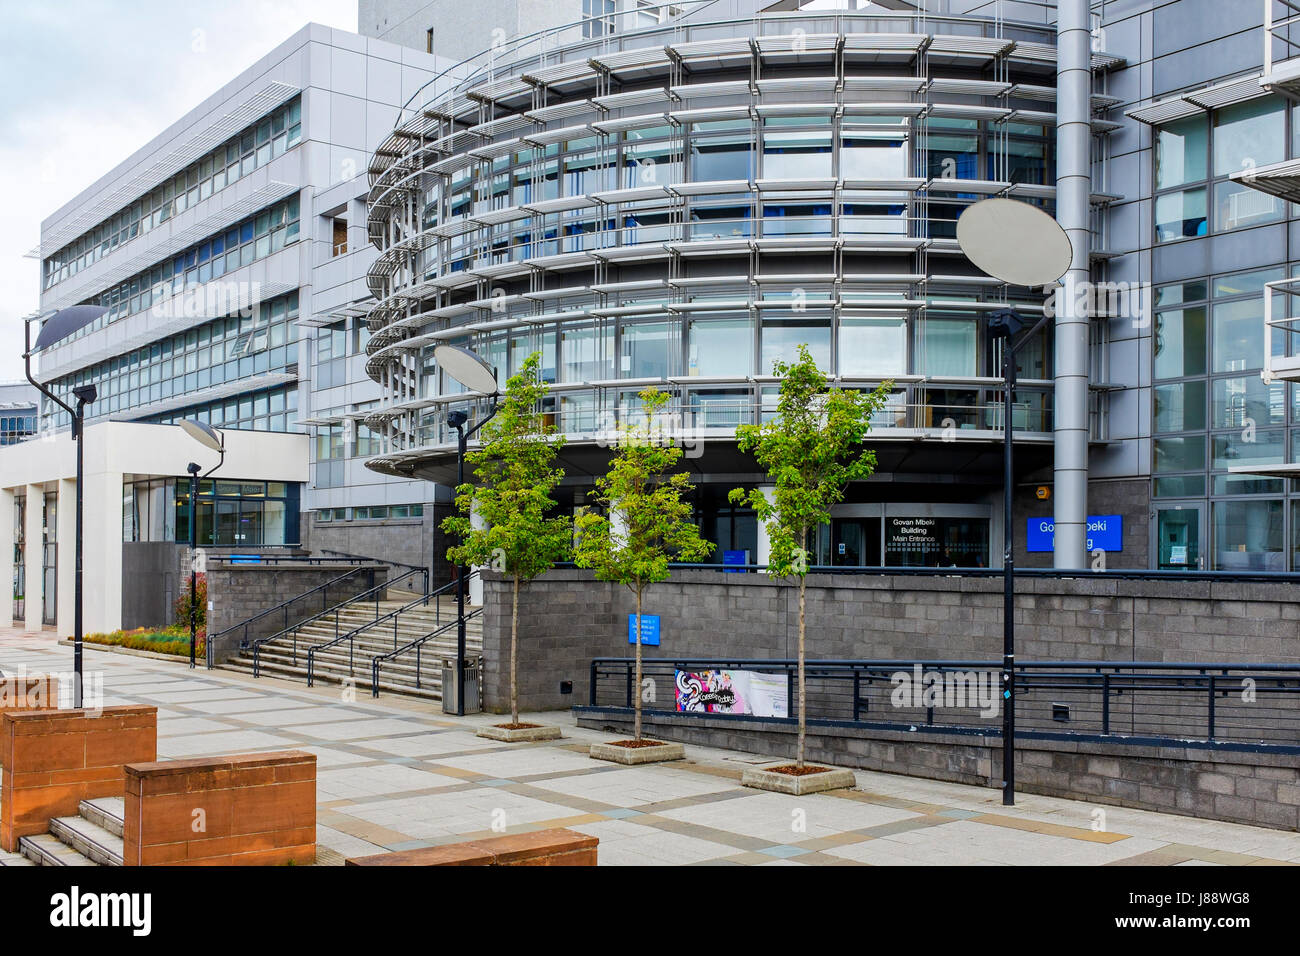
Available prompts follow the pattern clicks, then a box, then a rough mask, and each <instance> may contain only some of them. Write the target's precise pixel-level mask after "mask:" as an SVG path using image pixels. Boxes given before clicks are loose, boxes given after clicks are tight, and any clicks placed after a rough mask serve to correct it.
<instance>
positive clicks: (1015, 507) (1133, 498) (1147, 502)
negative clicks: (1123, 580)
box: [999, 471, 1151, 571]
mask: <svg viewBox="0 0 1300 956" xmlns="http://www.w3.org/2000/svg"><path fill="white" fill-rule="evenodd" d="M1037 477H1039V478H1040V479H1041V480H1039V481H1031V480H1026V481H1024V482H1023V483H1022V484H1020V485H1017V487H1016V490H1015V496H1014V498H1013V499H1012V514H1013V515H1014V522H1015V524H1014V527H1015V533H1016V539H1015V540H1016V567H1018V568H1050V567H1051V566H1052V553H1051V552H1050V551H1027V550H1025V526H1026V524H1027V522H1028V520H1029V519H1030V518H1031V517H1042V516H1049V517H1050V516H1051V514H1052V508H1053V507H1054V505H1053V502H1052V500H1051V499H1050V498H1048V499H1047V500H1046V501H1040V500H1039V499H1038V498H1037V495H1036V492H1037V489H1038V488H1039V487H1045V488H1048V489H1051V488H1052V475H1051V472H1050V471H1045V472H1043V473H1041V474H1040V475H1038V476H1037ZM1088 514H1090V515H1122V516H1123V518H1124V548H1123V550H1122V551H1114V552H1111V553H1109V554H1107V555H1106V556H1105V561H1106V567H1107V568H1109V569H1111V570H1113V571H1122V570H1138V569H1146V568H1149V567H1151V564H1150V562H1149V560H1148V555H1149V554H1150V551H1151V542H1150V539H1151V482H1150V481H1148V480H1147V479H1145V478H1140V479H1135V480H1125V479H1110V480H1096V481H1090V482H1088ZM999 520H1000V519H999Z"/></svg>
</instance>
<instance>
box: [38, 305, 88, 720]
mask: <svg viewBox="0 0 1300 956" xmlns="http://www.w3.org/2000/svg"><path fill="white" fill-rule="evenodd" d="M106 312H108V309H106V308H104V307H103V306H98V305H74V306H72V307H70V308H67V309H60V310H59V311H57V312H54V313H51V314H50V315H48V316H42V317H40V320H43V321H42V322H41V330H40V332H38V333H37V335H36V344H35V345H33V344H32V325H31V321H28V322H26V323H24V327H23V335H24V345H25V348H24V351H23V363H24V367H25V371H26V375H27V381H29V382H31V383H32V385H34V386H35V387H36V389H37V390H38V391H39V392H40V393H41V394H42V395H44V396H45V397H46V398H48V399H49V400H50V401H52V402H54V403H55V404H56V405H58V406H59V407H60V408H62V409H63V410H64V411H65V412H67V413H68V415H69V416H70V417H71V419H72V439H73V441H75V442H76V443H77V509H76V510H77V540H76V542H75V546H74V547H75V552H76V573H75V575H74V577H73V605H74V606H73V635H72V670H73V674H74V678H73V680H74V686H73V689H72V698H73V707H76V708H77V709H80V708H81V706H82V704H83V702H84V701H83V699H82V686H83V681H82V658H81V639H82V591H81V566H82V546H81V539H82V513H83V509H82V501H83V499H84V497H85V495H84V492H83V483H82V477H83V475H84V472H85V455H84V453H83V452H84V445H85V442H83V441H82V440H81V439H82V432H83V430H84V428H85V424H86V406H87V405H90V404H91V403H93V402H94V401H95V399H96V398H97V397H98V391H97V390H96V388H95V386H94V385H79V386H77V387H76V388H74V389H72V395H73V397H74V398H75V399H76V400H77V407H76V408H75V409H74V408H72V407H71V406H69V405H68V403H67V402H65V401H64V400H63V399H61V398H59V396H57V395H55V394H54V393H53V392H52V391H50V390H49V389H48V388H46V387H45V386H44V385H42V384H41V383H40V382H38V381H36V379H35V378H34V377H33V376H32V356H33V355H34V354H36V353H37V352H40V351H42V350H44V349H46V348H49V347H50V346H51V345H53V344H54V343H55V342H58V341H60V340H61V339H65V338H67V337H68V336H70V335H72V334H73V333H75V332H79V331H80V330H81V329H83V328H85V327H86V326H87V325H89V324H90V323H91V322H94V321H95V320H96V319H98V318H99V317H100V316H102V315H104V314H105V313H106ZM33 504H34V503H33V502H30V501H29V502H28V503H27V507H29V508H31V507H33ZM28 590H30V588H29V589H28Z"/></svg>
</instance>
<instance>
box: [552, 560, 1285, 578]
mask: <svg viewBox="0 0 1300 956" xmlns="http://www.w3.org/2000/svg"><path fill="white" fill-rule="evenodd" d="M555 567H557V568H563V569H566V570H573V569H576V568H577V565H576V564H574V563H573V562H572V561H568V562H561V563H558V564H556V565H555ZM669 567H670V568H671V569H672V570H674V571H717V572H719V573H727V574H737V573H757V572H761V571H766V570H767V567H768V566H767V565H766V564H715V563H706V564H698V563H697V564H690V563H685V562H682V563H676V562H673V563H670V564H669ZM808 573H809V574H837V575H876V576H894V577H918V578H920V577H936V578H996V579H998V580H1001V579H1002V577H1003V572H1002V569H1001V568H959V567H948V568H930V567H924V568H922V567H895V566H892V565H874V566H862V567H858V566H846V565H841V564H814V565H809V567H808ZM1014 573H1015V576H1016V577H1017V578H1024V579H1026V580H1029V579H1033V578H1043V579H1046V580H1056V579H1062V578H1095V579H1099V580H1103V581H1104V580H1112V581H1210V582H1214V581H1221V582H1225V583H1233V582H1235V583H1252V582H1253V583H1269V584H1300V571H1167V570H1153V569H1142V568H1111V569H1106V570H1096V571H1094V570H1089V569H1086V568H1077V569H1061V568H1022V567H1017V568H1016V569H1015V572H1014Z"/></svg>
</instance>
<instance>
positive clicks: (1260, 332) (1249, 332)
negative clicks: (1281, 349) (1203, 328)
mask: <svg viewBox="0 0 1300 956" xmlns="http://www.w3.org/2000/svg"><path fill="white" fill-rule="evenodd" d="M1263 310H1264V306H1263V303H1262V302H1260V301H1258V300H1256V299H1244V300H1242V301H1240V302H1225V303H1222V304H1220V305H1216V306H1215V307H1214V371H1216V372H1244V371H1246V370H1248V369H1258V368H1263V367H1264V316H1263Z"/></svg>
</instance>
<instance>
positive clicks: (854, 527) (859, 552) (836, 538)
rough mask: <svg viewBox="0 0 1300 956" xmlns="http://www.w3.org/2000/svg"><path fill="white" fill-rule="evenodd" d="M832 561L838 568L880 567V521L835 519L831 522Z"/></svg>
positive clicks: (875, 519) (872, 519)
mask: <svg viewBox="0 0 1300 956" xmlns="http://www.w3.org/2000/svg"><path fill="white" fill-rule="evenodd" d="M830 558H831V561H830V563H831V564H833V565H837V566H843V567H850V568H865V567H872V568H874V567H879V566H880V563H881V561H880V519H879V518H835V519H834V520H832V521H831V554H830Z"/></svg>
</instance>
